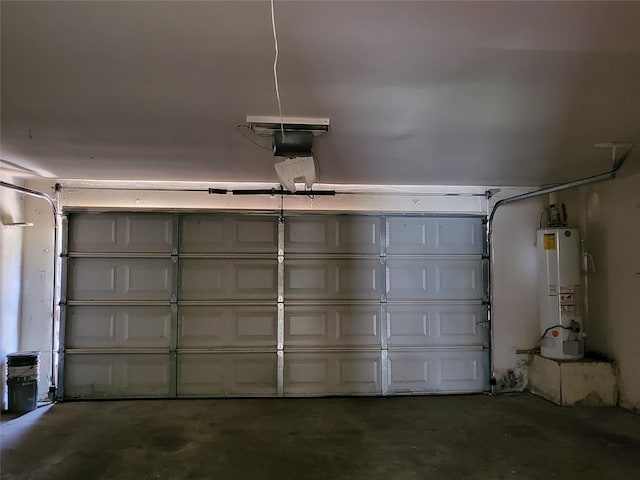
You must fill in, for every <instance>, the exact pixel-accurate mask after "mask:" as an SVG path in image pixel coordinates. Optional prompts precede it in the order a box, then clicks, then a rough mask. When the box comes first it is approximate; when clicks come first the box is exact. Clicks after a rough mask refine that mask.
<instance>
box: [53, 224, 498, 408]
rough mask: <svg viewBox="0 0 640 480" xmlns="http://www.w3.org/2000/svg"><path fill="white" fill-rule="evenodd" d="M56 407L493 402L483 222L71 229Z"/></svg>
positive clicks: (88, 226)
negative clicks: (211, 401) (60, 398)
mask: <svg viewBox="0 0 640 480" xmlns="http://www.w3.org/2000/svg"><path fill="white" fill-rule="evenodd" d="M68 225H69V227H68V241H67V250H68V252H67V253H68V258H67V261H66V268H65V270H66V277H67V282H66V294H65V295H64V298H63V300H64V308H63V310H62V311H63V322H62V326H63V330H62V332H61V336H62V338H63V340H64V341H63V361H62V366H63V368H62V371H61V375H62V377H63V382H62V383H61V385H62V387H63V395H64V397H65V398H132V397H192V396H195V397H215V396H247V397H257V396H304V395H381V394H382V395H397V394H412V393H462V392H481V391H483V390H486V389H487V388H488V376H489V373H488V332H489V329H488V325H487V312H486V307H485V306H484V303H483V300H485V296H486V293H485V290H486V273H485V263H486V260H485V259H484V256H483V255H484V225H483V220H482V218H481V217H461V216H459V217H410V216H387V217H381V216H349V215H340V216H330V215H311V214H306V215H298V216H290V217H287V218H285V220H284V222H283V223H280V222H279V221H278V218H277V217H276V216H273V215H224V214H171V213H166V214H164V213H152V214H147V213H144V214H143V213H108V214H106V213H102V214H87V213H77V214H70V215H69V223H68Z"/></svg>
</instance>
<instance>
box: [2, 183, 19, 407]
mask: <svg viewBox="0 0 640 480" xmlns="http://www.w3.org/2000/svg"><path fill="white" fill-rule="evenodd" d="M0 178H2V180H3V181H5V182H9V183H13V184H16V185H20V186H22V184H21V182H20V181H19V180H18V179H17V178H14V177H12V176H10V175H7V174H5V173H4V172H0ZM0 216H1V217H2V223H13V222H22V221H23V201H22V196H21V195H20V194H18V193H17V192H14V191H12V190H8V189H6V188H0ZM23 231H24V228H20V227H4V226H3V227H0V256H1V258H2V264H1V266H0V282H1V284H0V290H1V291H2V302H1V303H0V372H2V378H1V380H0V406H1V407H2V409H3V410H4V409H6V408H7V403H6V402H7V398H6V383H5V379H6V357H7V354H8V353H12V352H15V351H17V350H18V348H19V347H18V342H19V320H20V290H21V288H22V285H21V275H22V236H23Z"/></svg>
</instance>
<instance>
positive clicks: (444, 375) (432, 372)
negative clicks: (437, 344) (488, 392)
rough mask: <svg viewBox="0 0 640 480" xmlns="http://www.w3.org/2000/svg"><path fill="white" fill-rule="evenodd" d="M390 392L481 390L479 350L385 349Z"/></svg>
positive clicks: (481, 368)
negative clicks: (387, 351) (387, 350)
mask: <svg viewBox="0 0 640 480" xmlns="http://www.w3.org/2000/svg"><path fill="white" fill-rule="evenodd" d="M388 375H389V392H390V393H392V394H403V393H429V392H443V393H444V392H450V393H463V392H480V391H482V390H483V389H484V377H485V372H484V366H483V352H482V350H477V349H476V350H461V349H460V350H449V351H447V350H434V351H394V350H390V351H389V353H388Z"/></svg>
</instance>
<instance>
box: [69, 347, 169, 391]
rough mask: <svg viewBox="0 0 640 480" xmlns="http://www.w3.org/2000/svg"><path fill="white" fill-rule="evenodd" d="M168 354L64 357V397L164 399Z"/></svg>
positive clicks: (167, 383) (166, 388)
mask: <svg viewBox="0 0 640 480" xmlns="http://www.w3.org/2000/svg"><path fill="white" fill-rule="evenodd" d="M169 371H170V362H169V355H168V354H149V353H146V354H86V355H85V354H75V355H69V354H67V355H66V357H65V396H66V397H67V398H94V399H96V398H122V397H167V396H168V395H169V377H170V375H169Z"/></svg>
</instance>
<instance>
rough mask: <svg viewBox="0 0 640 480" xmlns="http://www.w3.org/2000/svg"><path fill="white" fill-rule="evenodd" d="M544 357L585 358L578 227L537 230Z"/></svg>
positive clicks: (541, 350) (542, 350) (541, 349)
mask: <svg viewBox="0 0 640 480" xmlns="http://www.w3.org/2000/svg"><path fill="white" fill-rule="evenodd" d="M537 246H538V298H539V303H540V335H541V338H540V354H541V355H542V356H544V357H547V358H554V359H559V360H568V359H578V358H582V357H583V355H584V353H583V352H584V343H583V335H582V311H581V310H582V304H581V302H582V272H581V267H580V235H579V232H578V230H577V229H575V228H564V227H560V228H541V229H539V230H538V231H537Z"/></svg>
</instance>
